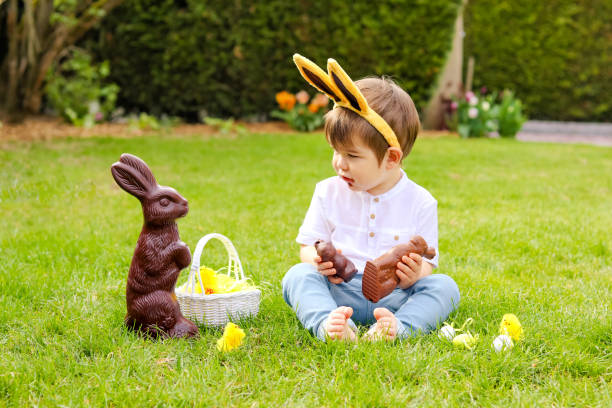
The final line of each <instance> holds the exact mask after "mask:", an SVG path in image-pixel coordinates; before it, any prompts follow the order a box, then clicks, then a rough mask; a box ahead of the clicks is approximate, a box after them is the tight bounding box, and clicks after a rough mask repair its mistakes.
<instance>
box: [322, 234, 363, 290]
mask: <svg viewBox="0 0 612 408" xmlns="http://www.w3.org/2000/svg"><path fill="white" fill-rule="evenodd" d="M314 247H315V249H316V250H317V255H319V256H320V257H321V262H331V263H333V264H334V269H335V270H336V274H335V275H332V276H338V277H340V278H342V280H343V281H345V282H349V281H350V280H351V279H353V277H354V276H355V274H356V273H357V268H355V265H354V264H353V263H352V262H351V261H350V260H349V259H348V258H347V257H346V256H344V255H342V254H340V253H338V252H337V251H336V247H334V244H332V243H331V242H325V241H322V240H319V241H317V242H315V244H314Z"/></svg>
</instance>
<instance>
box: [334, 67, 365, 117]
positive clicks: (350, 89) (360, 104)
mask: <svg viewBox="0 0 612 408" xmlns="http://www.w3.org/2000/svg"><path fill="white" fill-rule="evenodd" d="M327 71H328V72H329V76H330V77H331V79H332V81H333V82H334V85H336V88H338V89H339V90H340V92H342V95H343V96H344V98H343V99H344V100H346V101H347V102H348V104H350V106H351V107H352V108H353V109H354V110H355V111H357V113H361V114H363V113H365V112H367V110H368V103H367V102H366V100H365V98H364V97H363V94H362V93H361V91H360V90H359V88H357V86H356V85H355V83H354V82H353V80H352V79H351V78H350V77H349V76H348V74H347V73H346V72H344V70H343V69H342V67H341V66H340V64H338V63H337V62H336V60H335V59H333V58H329V59H328V60H327Z"/></svg>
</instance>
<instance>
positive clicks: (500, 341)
mask: <svg viewBox="0 0 612 408" xmlns="http://www.w3.org/2000/svg"><path fill="white" fill-rule="evenodd" d="M491 347H493V348H494V349H495V351H497V352H498V353H499V352H501V351H505V350H510V349H511V348H512V347H514V343H513V342H512V339H511V338H510V336H508V335H506V334H500V335H499V336H497V337H496V338H495V340H493V344H492V345H491Z"/></svg>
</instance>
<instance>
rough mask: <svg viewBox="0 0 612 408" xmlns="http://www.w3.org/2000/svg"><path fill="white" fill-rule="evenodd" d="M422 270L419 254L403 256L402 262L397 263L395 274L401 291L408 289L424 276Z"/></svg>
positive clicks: (421, 259)
mask: <svg viewBox="0 0 612 408" xmlns="http://www.w3.org/2000/svg"><path fill="white" fill-rule="evenodd" d="M425 272H426V271H424V268H423V257H422V256H421V255H419V254H410V255H409V256H405V255H404V256H403V257H402V261H401V262H398V263H397V269H396V270H395V274H396V275H397V277H398V278H399V280H400V281H399V284H398V286H399V287H400V288H401V289H408V288H409V287H410V286H412V285H414V283H415V282H416V281H418V280H419V279H421V278H422V277H423V276H425V275H426V273H425Z"/></svg>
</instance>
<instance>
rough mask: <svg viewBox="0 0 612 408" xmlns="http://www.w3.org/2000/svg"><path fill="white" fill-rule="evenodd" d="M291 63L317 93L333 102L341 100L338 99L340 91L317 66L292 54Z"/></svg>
mask: <svg viewBox="0 0 612 408" xmlns="http://www.w3.org/2000/svg"><path fill="white" fill-rule="evenodd" d="M293 62H295V65H297V67H298V69H299V70H300V73H301V74H302V76H303V77H304V79H305V80H306V81H308V83H309V84H310V85H312V86H314V87H315V88H317V89H318V90H319V92H323V93H324V94H326V95H327V96H329V97H330V98H331V99H333V100H334V102H339V101H340V100H341V99H342V98H341V97H340V95H341V93H340V91H339V90H338V88H336V86H335V85H334V84H333V82H332V81H331V79H330V78H329V75H327V73H326V72H325V71H323V70H322V69H321V68H319V67H318V66H317V64H315V63H314V62H312V61H311V60H309V59H308V58H305V57H302V56H301V55H300V54H293Z"/></svg>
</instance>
